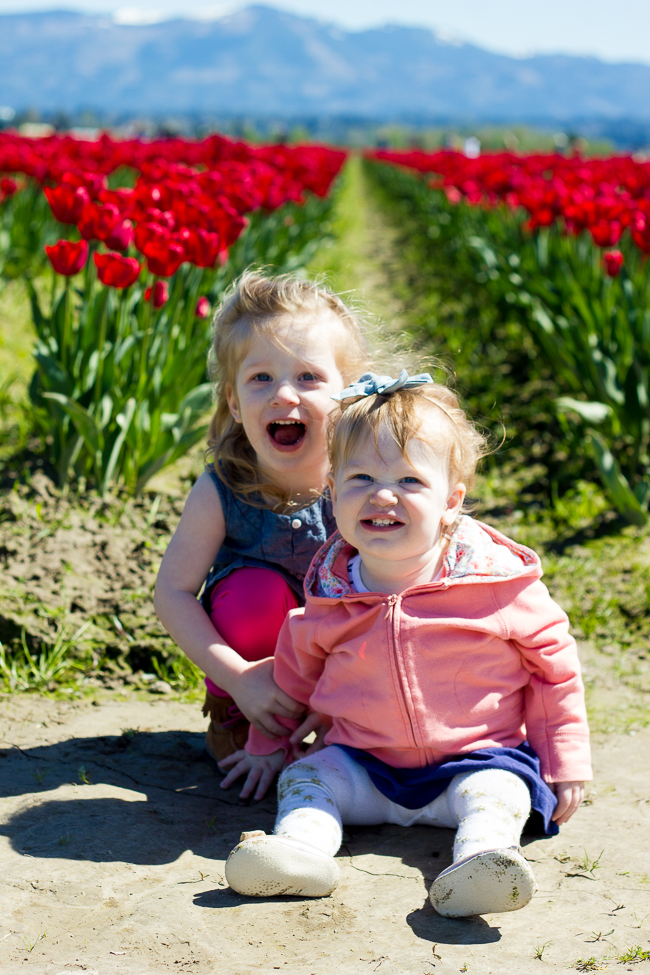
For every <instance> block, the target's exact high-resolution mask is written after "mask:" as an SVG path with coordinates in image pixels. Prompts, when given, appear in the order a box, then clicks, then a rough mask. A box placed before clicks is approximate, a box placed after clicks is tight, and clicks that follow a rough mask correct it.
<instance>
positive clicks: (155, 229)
mask: <svg viewBox="0 0 650 975" xmlns="http://www.w3.org/2000/svg"><path fill="white" fill-rule="evenodd" d="M170 238H171V234H170V232H169V230H167V228H166V227H163V226H161V224H159V223H155V222H148V223H139V224H138V226H137V227H136V228H135V246H136V247H137V248H138V250H139V251H142V252H143V253H144V249H145V247H146V245H147V244H148V243H149V242H150V241H152V240H158V239H160V240H169V239H170Z"/></svg>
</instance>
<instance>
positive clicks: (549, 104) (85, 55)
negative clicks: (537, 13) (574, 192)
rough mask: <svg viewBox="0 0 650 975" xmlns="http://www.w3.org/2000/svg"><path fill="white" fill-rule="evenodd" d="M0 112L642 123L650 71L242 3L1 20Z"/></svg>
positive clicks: (648, 108) (646, 116) (649, 115)
mask: <svg viewBox="0 0 650 975" xmlns="http://www.w3.org/2000/svg"><path fill="white" fill-rule="evenodd" d="M0 104H5V105H8V106H11V107H13V108H14V109H16V110H18V111H22V110H25V109H28V108H35V109H38V110H39V111H41V112H52V111H57V110H61V111H67V112H75V111H78V110H80V109H82V108H90V109H93V110H96V111H100V112H111V113H118V114H120V113H121V114H131V115H132V114H135V113H149V114H156V113H158V114H162V113H164V114H173V113H215V114H219V115H221V116H224V115H227V116H242V115H250V116H255V117H264V116H277V117H293V118H295V117H314V116H337V117H341V116H346V117H356V118H367V119H371V118H372V119H386V120H387V119H393V120H397V119H404V120H422V119H431V120H435V119H462V120H467V121H477V120H484V121H491V122H497V123H498V122H513V121H516V122H526V121H534V120H537V119H541V118H543V119H555V120H558V121H559V122H562V121H570V120H572V119H575V118H603V119H610V120H615V119H623V118H627V119H637V120H644V121H648V120H650V65H644V64H610V63H606V62H603V61H600V60H598V59H597V58H593V57H573V56H568V55H536V56H531V57H525V58H515V57H509V56H507V55H503V54H498V53H494V52H490V51H486V50H483V49H481V48H479V47H477V46H475V45H473V44H467V43H459V42H453V41H449V40H445V39H443V37H441V36H440V35H438V34H436V32H434V31H432V30H429V29H425V28H415V27H403V26H402V27H400V26H385V27H378V28H373V29H369V30H361V31H346V30H343V29H342V28H340V27H336V26H334V25H332V24H328V23H323V22H321V21H318V20H314V19H311V18H306V17H299V16H295V15H293V14H289V13H286V12H284V11H279V10H276V9H274V8H273V7H269V6H260V5H254V6H250V7H247V8H245V9H243V10H239V11H238V12H236V13H233V14H230V15H228V16H224V17H222V18H220V19H217V20H213V21H198V20H185V19H176V20H167V21H163V22H160V23H155V24H146V25H128V24H123V23H117V22H115V21H114V20H113V19H112V18H111V17H109V16H96V15H90V14H82V13H73V12H69V11H50V12H46V13H26V14H5V15H0Z"/></svg>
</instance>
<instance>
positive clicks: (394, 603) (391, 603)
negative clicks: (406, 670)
mask: <svg viewBox="0 0 650 975" xmlns="http://www.w3.org/2000/svg"><path fill="white" fill-rule="evenodd" d="M400 603H401V599H400V596H399V595H398V594H396V593H391V594H390V596H389V597H388V599H387V601H386V615H385V616H384V619H385V620H390V629H391V637H392V644H393V646H392V651H393V660H394V662H395V670H396V672H397V680H398V683H399V688H400V691H401V694H402V704H403V706H404V711H405V713H406V716H407V717H408V723H409V728H410V729H411V739H412V742H413V746H414V747H415V748H419V747H420V746H419V745H418V743H417V741H416V739H415V728H414V727H413V720H412V718H411V709H410V707H409V703H408V697H407V695H406V690H405V688H404V679H403V677H402V669H403V668H402V667H401V666H400V664H401V662H402V661H401V657H400V655H399V651H398V646H399V633H398V631H399V622H398V619H397V615H398V614H397V607H398V605H399V604H400ZM391 616H392V619H391Z"/></svg>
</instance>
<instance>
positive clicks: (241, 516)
mask: <svg viewBox="0 0 650 975" xmlns="http://www.w3.org/2000/svg"><path fill="white" fill-rule="evenodd" d="M206 471H207V473H208V474H209V475H210V477H211V479H212V483H213V484H214V486H215V489H216V490H217V492H218V494H219V499H220V501H221V507H222V509H223V515H224V520H225V523H226V537H225V538H224V541H223V545H222V546H221V548H220V550H219V554H218V555H217V558H216V559H215V562H214V565H213V566H212V568H211V569H210V572H209V574H208V578H207V579H206V583H205V588H204V590H203V595H202V601H203V606H204V607H205V609H207V610H208V611H209V609H210V595H211V591H212V589H213V588H214V586H215V585H216V583H217V582H219V581H220V580H221V579H224V578H225V577H226V576H227V575H229V574H230V573H231V572H233V571H234V570H235V569H241V568H243V567H244V566H251V567H256V568H264V569H272V570H273V571H274V572H278V573H279V574H280V575H281V576H282V577H283V578H284V579H285V580H286V581H287V582H288V584H289V585H290V586H291V588H292V589H293V590H294V592H295V593H296V595H297V596H298V599H299V601H300V603H301V604H304V601H305V597H304V593H303V581H304V578H305V575H306V574H307V569H308V568H309V565H310V563H311V560H312V559H313V557H314V555H315V554H316V552H317V551H318V549H319V548H320V547H321V545H323V544H324V542H326V541H327V539H328V538H329V536H330V535H332V534H333V533H334V532H335V530H336V522H335V520H334V514H333V512H332V503H331V501H330V498H329V494H324V495H321V496H320V497H318V498H317V499H316V500H315V501H314V503H313V504H311V505H309V506H308V507H305V508H299V509H296V510H295V511H292V512H291V513H290V514H280V513H278V512H276V511H272V510H271V509H270V508H258V507H256V506H255V505H252V504H248V502H246V501H245V500H244V499H243V498H241V497H240V496H238V495H237V494H235V492H234V491H233V490H232V488H230V487H228V485H227V484H226V483H225V481H223V480H222V479H221V478H220V477H219V475H218V474H217V472H216V470H215V469H214V467H213V466H212V465H209V466H208V467H207V468H206Z"/></svg>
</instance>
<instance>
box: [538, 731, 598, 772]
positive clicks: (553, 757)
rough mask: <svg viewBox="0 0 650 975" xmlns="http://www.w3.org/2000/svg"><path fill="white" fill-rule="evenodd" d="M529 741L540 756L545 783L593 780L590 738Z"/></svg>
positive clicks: (575, 737) (567, 736)
mask: <svg viewBox="0 0 650 975" xmlns="http://www.w3.org/2000/svg"><path fill="white" fill-rule="evenodd" d="M529 741H530V744H531V746H532V747H533V748H534V749H535V751H536V752H537V754H538V755H539V760H540V766H541V772H542V778H543V779H544V781H545V782H589V781H590V780H591V779H592V778H593V772H592V770H591V751H590V748H589V739H588V738H585V737H583V736H582V735H580V736H578V735H562V736H561V737H558V738H557V739H554V740H552V741H549V740H548V739H542V740H540V741H533V740H532V739H530V738H529Z"/></svg>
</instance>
